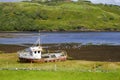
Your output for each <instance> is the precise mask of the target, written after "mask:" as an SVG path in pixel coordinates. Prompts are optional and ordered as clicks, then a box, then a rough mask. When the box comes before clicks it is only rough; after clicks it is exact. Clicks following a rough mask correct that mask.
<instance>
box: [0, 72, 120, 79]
mask: <svg viewBox="0 0 120 80" xmlns="http://www.w3.org/2000/svg"><path fill="white" fill-rule="evenodd" d="M0 78H1V79H2V80H8V79H9V80H16V79H17V80H119V79H120V72H109V73H103V72H79V71H75V72H74V71H73V72H72V71H68V72H66V71H56V72H55V71H8V70H7V71H6V70H3V71H0Z"/></svg>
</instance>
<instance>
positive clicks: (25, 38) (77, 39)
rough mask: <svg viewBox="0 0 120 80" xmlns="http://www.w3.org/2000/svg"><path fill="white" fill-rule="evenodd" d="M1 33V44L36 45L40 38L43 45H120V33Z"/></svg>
mask: <svg viewBox="0 0 120 80" xmlns="http://www.w3.org/2000/svg"><path fill="white" fill-rule="evenodd" d="M38 34H39V33H32V32H31V33H0V44H34V43H35V42H36V40H37V39H38V37H40V40H41V44H54V43H82V44H84V45H85V44H95V45H99V44H107V45H120V32H54V33H53V32H46V33H45V32H43V33H40V36H39V35H38Z"/></svg>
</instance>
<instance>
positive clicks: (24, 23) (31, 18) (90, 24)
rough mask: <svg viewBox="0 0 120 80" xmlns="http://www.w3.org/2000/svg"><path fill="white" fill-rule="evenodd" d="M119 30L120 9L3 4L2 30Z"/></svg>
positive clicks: (79, 4) (81, 4) (0, 7)
mask: <svg viewBox="0 0 120 80" xmlns="http://www.w3.org/2000/svg"><path fill="white" fill-rule="evenodd" d="M38 30H41V31H97V30H100V31H104V30H105V31H120V6H113V5H102V4H98V5H95V4H91V3H89V2H77V3H73V2H60V3H28V2H19V3H0V31H38Z"/></svg>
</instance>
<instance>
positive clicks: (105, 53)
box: [0, 44, 120, 62]
mask: <svg viewBox="0 0 120 80" xmlns="http://www.w3.org/2000/svg"><path fill="white" fill-rule="evenodd" d="M29 46H30V44H29ZM42 46H44V47H48V50H64V51H66V52H67V54H68V57H69V59H71V60H86V61H103V62H104V61H107V62H119V61H120V53H119V52H120V45H119V46H112V45H111V46H110V45H82V46H80V45H77V44H44V45H43V44H42ZM25 48H27V47H26V46H22V45H21V46H20V45H12V44H11V45H8V44H6V45H4V44H0V51H1V52H0V53H16V52H17V51H19V50H23V49H25Z"/></svg>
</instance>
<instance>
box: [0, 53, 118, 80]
mask: <svg viewBox="0 0 120 80" xmlns="http://www.w3.org/2000/svg"><path fill="white" fill-rule="evenodd" d="M55 66H56V67H55ZM0 69H4V70H0V79H1V80H8V79H9V80H16V79H17V80H120V62H97V61H81V60H67V61H65V62H51V63H19V62H18V56H17V54H16V53H11V54H9V53H8V54H7V53H6V54H4V53H2V52H1V53H0ZM7 69H9V70H7ZM13 69H14V70H13ZM19 69H22V70H19ZM23 69H27V70H23ZM33 69H34V70H33Z"/></svg>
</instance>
